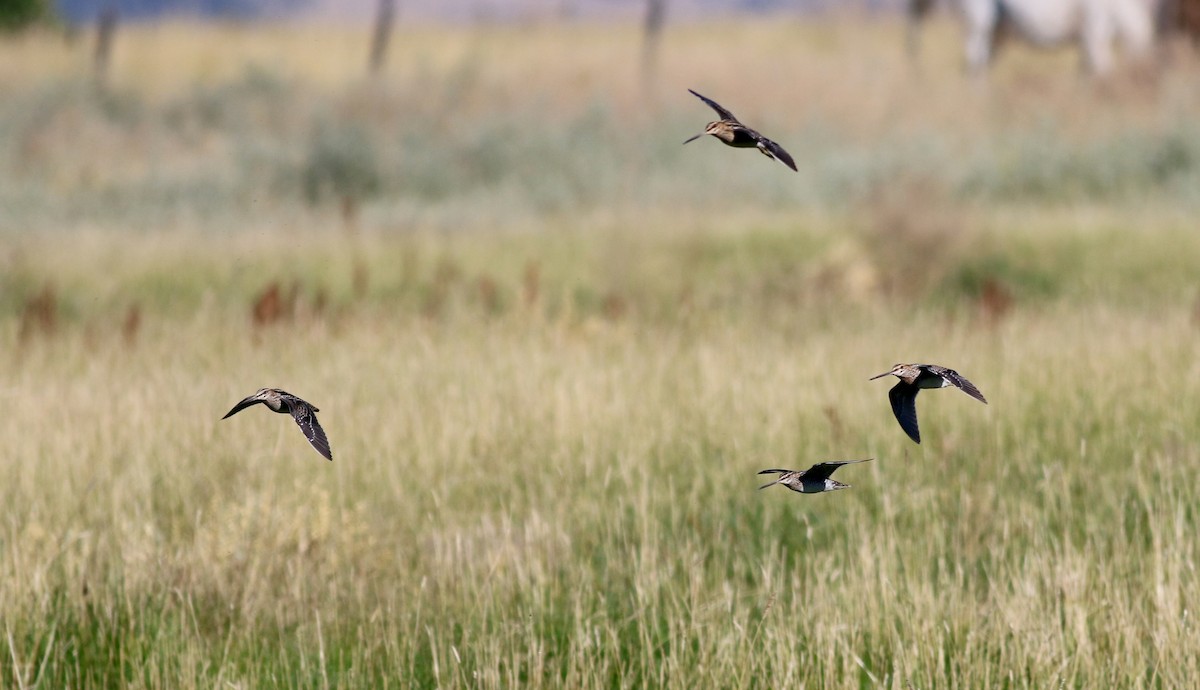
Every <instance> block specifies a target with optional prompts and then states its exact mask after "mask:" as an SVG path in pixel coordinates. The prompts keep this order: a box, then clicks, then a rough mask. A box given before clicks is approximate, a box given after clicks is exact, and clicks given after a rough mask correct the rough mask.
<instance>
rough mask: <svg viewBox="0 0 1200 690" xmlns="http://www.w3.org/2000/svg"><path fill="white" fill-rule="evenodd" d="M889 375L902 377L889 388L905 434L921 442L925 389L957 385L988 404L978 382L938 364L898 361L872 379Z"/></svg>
mask: <svg viewBox="0 0 1200 690" xmlns="http://www.w3.org/2000/svg"><path fill="white" fill-rule="evenodd" d="M888 375H891V376H895V377H896V378H898V379H900V382H899V383H897V384H896V385H895V386H893V387H892V390H890V391H888V399H889V400H891V401H892V412H893V413H894V414H895V415H896V421H898V422H900V428H901V429H904V433H906V434H908V437H909V438H911V439H912V440H914V441H916V442H917V443H920V442H921V431H920V430H919V429H918V428H917V393H919V392H921V389H922V388H946V387H949V386H954V387H955V388H958V389H959V390H961V391H962V392H964V393H966V394H967V395H969V396H971V397H972V398H975V399H976V400H978V401H979V402H981V403H983V404H984V405H986V404H987V399H986V398H984V397H983V393H980V392H979V389H978V388H976V387H975V384H973V383H971V382H970V381H968V380H966V379H965V378H963V376H962V374H959V373H958V372H957V371H955V370H953V369H947V368H946V367H939V366H938V365H936V364H897V365H896V366H894V367H892V370H891V371H885V372H883V373H882V374H880V375H879V376H872V377H871V378H870V380H871V381H874V380H875V379H878V378H883V377H884V376H888Z"/></svg>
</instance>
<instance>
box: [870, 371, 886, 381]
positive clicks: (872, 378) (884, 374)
mask: <svg viewBox="0 0 1200 690" xmlns="http://www.w3.org/2000/svg"><path fill="white" fill-rule="evenodd" d="M891 373H892V372H890V371H885V372H883V373H882V374H880V375H879V376H872V377H871V378H869V379H867V380H868V381H874V380H875V379H881V378H883V377H884V376H888V375H889V374H891Z"/></svg>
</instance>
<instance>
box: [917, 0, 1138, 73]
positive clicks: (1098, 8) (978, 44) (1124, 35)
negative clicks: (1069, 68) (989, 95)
mask: <svg viewBox="0 0 1200 690" xmlns="http://www.w3.org/2000/svg"><path fill="white" fill-rule="evenodd" d="M950 2H951V3H952V4H954V5H955V6H956V7H957V8H958V10H959V13H960V14H961V15H962V17H963V19H964V20H965V22H966V25H967V42H966V59H967V68H968V69H969V70H970V71H971V72H972V73H975V74H979V73H982V72H983V71H984V70H985V69H986V68H987V66H988V65H989V64H990V63H991V61H992V53H993V51H994V50H995V47H996V44H997V43H998V41H999V40H1000V39H1002V38H1004V37H1005V36H1006V35H1007V34H1009V33H1016V34H1018V35H1020V36H1022V37H1024V38H1025V39H1026V40H1028V41H1030V42H1031V43H1033V44H1034V45H1038V46H1056V45H1062V44H1064V43H1068V42H1073V41H1078V42H1079V43H1080V46H1081V47H1082V49H1083V55H1084V64H1085V65H1086V67H1087V68H1088V70H1089V71H1091V72H1092V73H1093V74H1106V73H1108V72H1109V71H1110V70H1111V69H1112V67H1113V42H1114V40H1115V39H1118V38H1119V39H1120V40H1121V43H1122V46H1123V47H1124V49H1125V51H1126V52H1127V53H1130V54H1132V55H1134V56H1144V55H1146V54H1148V53H1149V52H1150V49H1151V47H1152V44H1153V42H1154V16H1155V11H1156V5H1157V2H1158V0H950ZM933 4H934V3H933V1H932V0H908V16H909V21H910V25H909V30H910V35H909V41H910V47H913V46H915V30H916V27H917V24H918V23H919V22H920V20H921V19H922V18H923V17H924V16H925V15H926V14H927V13H928V12H929V10H930V9H931V7H932V6H933Z"/></svg>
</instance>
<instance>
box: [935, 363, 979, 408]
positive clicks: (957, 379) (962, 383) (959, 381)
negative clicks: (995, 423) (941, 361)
mask: <svg viewBox="0 0 1200 690" xmlns="http://www.w3.org/2000/svg"><path fill="white" fill-rule="evenodd" d="M929 370H930V371H932V372H933V373H935V374H937V375H938V376H941V377H942V378H943V379H945V380H947V381H949V382H950V383H951V384H953V385H954V386H955V387H957V388H958V389H959V390H961V391H962V392H964V393H966V394H967V395H969V396H971V397H972V398H975V399H976V400H978V401H979V402H981V403H983V404H984V405H986V404H987V398H984V397H983V393H980V392H979V389H978V388H976V387H975V384H973V383H971V382H970V381H968V380H967V379H966V378H964V377H963V375H962V374H960V373H958V372H957V371H955V370H953V369H947V368H946V367H939V366H937V365H936V364H931V365H929Z"/></svg>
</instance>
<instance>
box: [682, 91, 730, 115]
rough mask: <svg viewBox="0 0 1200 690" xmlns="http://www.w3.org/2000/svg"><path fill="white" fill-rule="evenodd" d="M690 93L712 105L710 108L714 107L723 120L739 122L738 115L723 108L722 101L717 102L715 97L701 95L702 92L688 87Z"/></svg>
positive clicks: (709, 105)
mask: <svg viewBox="0 0 1200 690" xmlns="http://www.w3.org/2000/svg"><path fill="white" fill-rule="evenodd" d="M688 93H690V94H692V95H693V96H695V97H696V98H699V99H700V100H702V101H704V102H705V103H707V104H708V107H710V108H712V109H713V110H715V111H717V116H719V117H720V118H721V119H722V120H732V121H733V122H739V120H738V119H737V117H735V116H734V114H733V113H731V112H729V111H728V110H726V109H724V108H722V107H721V104H720V103H717V102H716V101H714V100H713V99H711V98H706V97H704V96H701V95H700V94H698V93H696V92H695V91H692V90H691V89H688Z"/></svg>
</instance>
